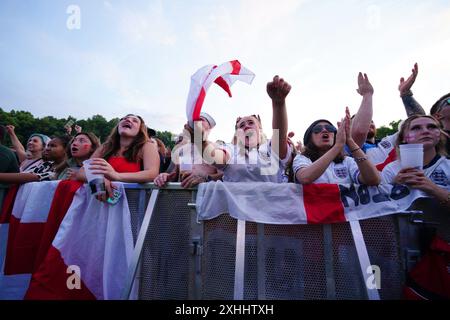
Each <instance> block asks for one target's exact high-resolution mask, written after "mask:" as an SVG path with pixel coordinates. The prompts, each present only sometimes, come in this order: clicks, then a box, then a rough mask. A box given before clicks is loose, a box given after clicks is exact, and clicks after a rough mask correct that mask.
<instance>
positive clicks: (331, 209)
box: [196, 181, 426, 224]
mask: <svg viewBox="0 0 450 320" xmlns="http://www.w3.org/2000/svg"><path fill="white" fill-rule="evenodd" d="M425 196H426V195H425V194H424V193H422V192H421V191H419V190H417V189H408V188H407V187H406V186H403V185H391V184H386V185H379V186H377V187H368V186H365V185H339V184H309V185H300V184H293V183H270V182H252V183H235V182H221V181H217V182H212V183H202V184H200V186H199V188H198V192H197V200H196V205H197V206H196V207H197V215H198V218H199V220H208V219H213V218H215V217H217V216H218V215H220V214H222V213H229V214H230V215H231V216H232V217H233V218H236V219H239V220H246V221H253V222H259V223H267V224H306V223H337V222H345V221H354V220H362V219H369V218H374V217H380V216H383V215H388V214H393V213H397V212H402V211H405V210H407V209H408V208H409V207H410V205H411V203H412V202H413V201H414V200H415V199H417V198H420V197H425Z"/></svg>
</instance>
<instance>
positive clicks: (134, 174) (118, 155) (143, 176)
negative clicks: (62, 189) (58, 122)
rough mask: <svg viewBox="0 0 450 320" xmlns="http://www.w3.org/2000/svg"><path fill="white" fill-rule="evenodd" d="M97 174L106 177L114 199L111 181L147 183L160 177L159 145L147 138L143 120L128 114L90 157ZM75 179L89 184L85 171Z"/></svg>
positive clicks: (107, 188)
mask: <svg viewBox="0 0 450 320" xmlns="http://www.w3.org/2000/svg"><path fill="white" fill-rule="evenodd" d="M91 159H92V162H91V165H90V168H91V170H92V172H93V173H94V174H103V175H104V177H105V187H106V190H107V195H102V196H101V197H100V198H99V200H101V201H105V200H106V199H107V196H108V195H109V196H111V195H112V186H111V181H122V182H137V183H145V182H150V181H153V179H154V178H155V177H156V176H157V175H158V173H159V155H158V149H157V146H156V142H154V141H153V140H151V139H150V138H149V137H148V134H147V127H146V125H145V123H144V120H143V119H142V118H141V117H140V116H137V115H133V114H128V115H126V116H125V117H123V118H122V119H120V121H119V123H118V124H117V125H116V126H115V127H114V129H112V131H111V134H110V135H109V137H108V138H107V139H106V142H105V143H104V144H103V145H102V146H101V147H100V148H98V149H97V150H96V151H95V152H94V154H93V155H92V157H91ZM76 179H78V180H82V181H86V177H85V174H84V169H83V168H82V169H81V170H80V171H79V172H78V174H77V175H76Z"/></svg>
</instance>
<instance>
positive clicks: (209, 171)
mask: <svg viewBox="0 0 450 320" xmlns="http://www.w3.org/2000/svg"><path fill="white" fill-rule="evenodd" d="M194 125H196V126H197V129H198V131H199V132H201V135H202V137H201V146H196V144H195V139H194V138H195V137H194ZM215 125H216V122H215V120H214V119H213V118H212V117H211V115H209V114H208V113H206V112H201V113H200V121H196V123H195V124H194V122H188V123H187V124H185V126H184V131H183V132H184V134H183V136H182V137H181V138H180V139H179V140H178V141H177V144H176V145H175V147H174V149H173V152H172V163H171V165H170V166H169V168H168V170H167V172H163V173H161V174H159V175H158V176H157V177H156V178H155V181H154V182H155V185H156V186H158V187H163V186H165V185H166V183H167V182H170V181H179V182H181V186H182V187H183V188H191V187H194V186H196V185H198V184H199V183H202V182H208V181H217V180H220V179H221V177H222V173H221V172H220V170H218V169H217V168H216V167H215V166H213V165H212V163H214V162H215V161H216V160H215V158H214V157H217V158H220V157H223V156H224V150H223V149H222V147H221V145H218V144H215V143H212V142H210V141H208V135H209V132H210V131H211V129H213V128H214V126H215ZM206 150H207V151H208V154H209V155H211V156H212V157H208V158H207V157H205V153H206ZM196 159H198V160H199V161H196ZM197 162H198V163H197ZM180 165H181V167H180ZM184 166H187V167H189V168H190V170H189V171H184V170H182V169H183V168H182V167H184Z"/></svg>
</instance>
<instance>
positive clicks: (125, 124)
mask: <svg viewBox="0 0 450 320" xmlns="http://www.w3.org/2000/svg"><path fill="white" fill-rule="evenodd" d="M122 128H127V129H131V128H132V126H131V123H129V122H125V123H124V124H122Z"/></svg>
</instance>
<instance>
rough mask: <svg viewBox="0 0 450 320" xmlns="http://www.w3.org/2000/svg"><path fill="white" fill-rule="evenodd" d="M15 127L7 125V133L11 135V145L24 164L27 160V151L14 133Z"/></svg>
mask: <svg viewBox="0 0 450 320" xmlns="http://www.w3.org/2000/svg"><path fill="white" fill-rule="evenodd" d="M14 129H15V128H14V126H13V125H7V126H6V131H7V132H8V134H9V137H10V138H11V143H12V145H13V148H14V150H16V154H17V157H18V158H19V162H20V163H22V162H23V161H24V160H25V159H26V158H27V154H26V151H25V148H24V147H23V145H22V143H21V142H20V140H19V138H17V136H16V132H15V131H14Z"/></svg>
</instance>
